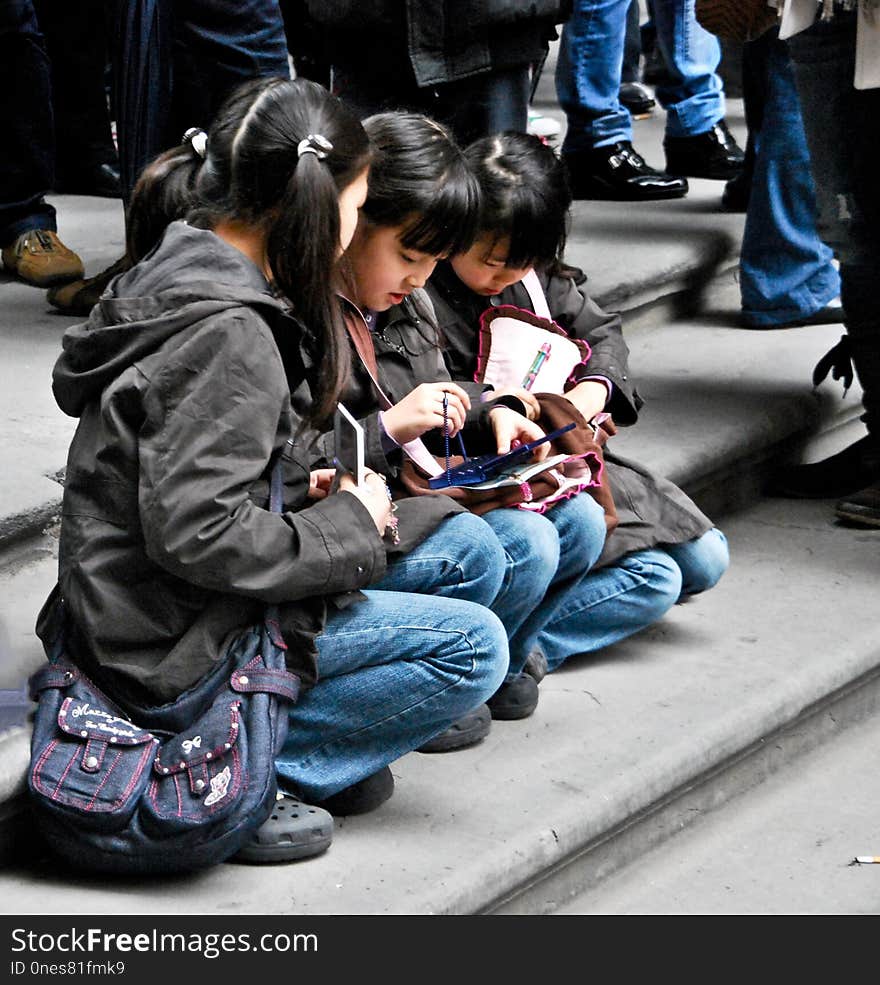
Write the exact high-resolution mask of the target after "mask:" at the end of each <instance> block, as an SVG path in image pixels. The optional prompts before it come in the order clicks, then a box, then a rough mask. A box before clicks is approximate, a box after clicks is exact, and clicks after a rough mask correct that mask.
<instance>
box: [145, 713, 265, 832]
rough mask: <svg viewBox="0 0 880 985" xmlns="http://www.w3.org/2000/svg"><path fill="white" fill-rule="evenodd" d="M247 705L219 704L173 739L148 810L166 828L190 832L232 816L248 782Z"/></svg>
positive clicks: (163, 751)
mask: <svg viewBox="0 0 880 985" xmlns="http://www.w3.org/2000/svg"><path fill="white" fill-rule="evenodd" d="M246 763H247V737H246V735H245V730H244V726H243V723H242V716H241V702H240V701H238V700H237V699H236V698H234V697H233V696H232V695H230V697H229V699H228V700H221V701H218V702H216V703H215V704H214V705H213V706H212V707H211V708H210V709H209V710H208V711H207V712H205V714H204V715H202V717H201V718H200V719H199V720H198V721H197V722H195V724H193V725H192V726H191V727H190V728H189V729H187V730H186V731H185V732H181V733H179V734H178V735H174V736H172V737H170V738H169V739H168V740H167V741H166V742H164V743H163V744H162V746H161V748H160V749H159V754H158V755H157V756H156V760H155V762H154V764H153V782H152V783H151V784H150V788H149V791H148V793H147V808H148V811H149V812H150V814H152V815H153V816H154V817H155V818H156V820H157V821H158V822H160V823H161V824H162V825H163V826H164V827H166V828H168V827H170V828H172V829H174V830H180V831H183V830H186V829H188V828H193V827H198V826H200V825H202V824H204V823H205V821H206V819H207V818H208V817H214V818H216V817H219V816H222V815H224V814H227V813H229V812H230V811H232V810H233V809H234V808H235V807H236V805H237V803H238V801H239V800H240V798H241V796H242V795H243V792H244V790H245V786H246V780H247V766H246Z"/></svg>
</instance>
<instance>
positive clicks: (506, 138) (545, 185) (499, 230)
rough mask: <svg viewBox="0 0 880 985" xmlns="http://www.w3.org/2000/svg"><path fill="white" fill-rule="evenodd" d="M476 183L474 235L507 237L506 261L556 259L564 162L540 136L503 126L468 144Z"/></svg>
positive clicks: (564, 214) (562, 227) (545, 263)
mask: <svg viewBox="0 0 880 985" xmlns="http://www.w3.org/2000/svg"><path fill="white" fill-rule="evenodd" d="M464 155H465V157H466V159H467V161H468V163H469V164H470V166H471V168H473V170H474V173H475V174H476V176H477V180H478V181H479V183H480V220H479V233H478V234H479V235H480V236H483V235H488V236H489V237H490V238H492V239H493V240H494V241H495V242H497V241H499V240H502V239H508V238H509V240H510V249H509V251H508V255H507V264H508V266H510V267H530V266H533V265H534V266H541V267H544V268H545V269H554V268H558V267H560V266H561V265H562V256H563V253H564V251H565V240H566V237H567V235H568V222H569V210H570V208H571V200H572V199H571V190H570V188H569V184H568V177H567V175H566V172H565V165H564V164H563V163H562V161H561V160H560V159H559V158H558V157H557V156H556V154H555V152H554V151H553V149H552V148H551V147H548V146H547V145H546V144H545V143H543V141H542V140H540V138H538V137H535V136H533V135H531V134H527V133H518V132H516V131H513V130H507V131H505V132H504V133H500V134H495V135H494V136H491V137H483V138H481V139H480V140H476V141H474V143H472V144H470V145H468V147H467V148H466V149H465V152H464Z"/></svg>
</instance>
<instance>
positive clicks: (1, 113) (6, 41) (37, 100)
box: [0, 0, 56, 246]
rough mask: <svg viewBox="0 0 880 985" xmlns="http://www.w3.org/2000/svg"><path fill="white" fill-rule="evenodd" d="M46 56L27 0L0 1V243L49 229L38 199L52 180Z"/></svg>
mask: <svg viewBox="0 0 880 985" xmlns="http://www.w3.org/2000/svg"><path fill="white" fill-rule="evenodd" d="M50 79H51V73H50V66H49V58H48V55H47V54H46V46H45V42H44V39H43V35H42V34H41V33H40V28H39V25H38V23H37V18H36V14H35V13H34V8H33V4H32V3H31V0H6V2H4V3H3V4H0V91H2V93H3V99H2V100H0V134H2V135H3V137H2V140H0V174H2V175H3V181H2V186H0V246H9V244H10V243H12V242H13V241H14V240H15V239H17V238H18V237H19V236H20V235H21V234H22V233H25V232H27V231H28V230H30V229H50V230H54V229H55V228H56V225H55V209H54V208H52V206H51V205H49V204H48V203H47V202H45V201H44V200H43V196H44V195H45V194H46V192H48V191H49V190H50V189H51V188H52V185H53V184H54V181H55V171H54V169H55V137H54V133H53V122H52V89H51V82H50Z"/></svg>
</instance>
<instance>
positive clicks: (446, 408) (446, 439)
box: [443, 390, 468, 486]
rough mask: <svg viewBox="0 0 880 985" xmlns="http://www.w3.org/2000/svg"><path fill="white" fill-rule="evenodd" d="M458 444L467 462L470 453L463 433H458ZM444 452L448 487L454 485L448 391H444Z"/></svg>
mask: <svg viewBox="0 0 880 985" xmlns="http://www.w3.org/2000/svg"><path fill="white" fill-rule="evenodd" d="M458 444H459V447H460V448H461V455H462V458H463V459H464V460H465V461H467V457H468V453H467V451H465V447H464V438H462V436H461V431H459V432H458ZM443 452H444V455H445V457H446V482H447V484H448V485H450V486H451V485H452V472H451V471H450V470H451V465H450V463H449V392H448V391H447V390H444V391H443Z"/></svg>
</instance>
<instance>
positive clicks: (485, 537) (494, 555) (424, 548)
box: [370, 513, 540, 606]
mask: <svg viewBox="0 0 880 985" xmlns="http://www.w3.org/2000/svg"><path fill="white" fill-rule="evenodd" d="M530 559H533V558H530ZM539 567H540V565H539ZM508 568H509V561H508V557H507V555H506V553H505V551H504V548H503V547H502V546H501V543H500V542H499V540H498V538H497V537H496V536H495V533H494V532H493V530H492V528H491V527H490V526H489V525H488V524H487V523H486V522H485V521H484V520H483V519H482V518H480V517H478V516H475V515H474V514H473V513H456V514H455V515H454V516H451V517H448V518H447V519H446V520H444V521H443V522H442V523H441V524H440V526H439V527H437V529H436V530H434V531H433V533H431V534H430V535H429V536H428V537H426V538H425V540H423V541H422V542H421V544H419V545H418V546H417V547H414V548H413V549H412V550H411V551H407V553H406V554H402V555H394V556H393V557H391V558H389V564H388V569H387V570H386V572H385V576H384V577H383V578H382V579H381V580H379V581H377V582H374V583H373V584H372V585H371V586H370V587H371V588H373V589H381V590H383V591H387V592H419V593H420V594H422V595H440V596H443V597H444V598H456V599H466V600H467V601H468V602H478V603H479V604H480V605H485V606H491V605H492V604H493V603H494V602H495V600H496V598H497V597H498V594H499V592H500V591H501V586H502V584H503V583H504V582H505V579H507V578H509V571H508Z"/></svg>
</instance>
